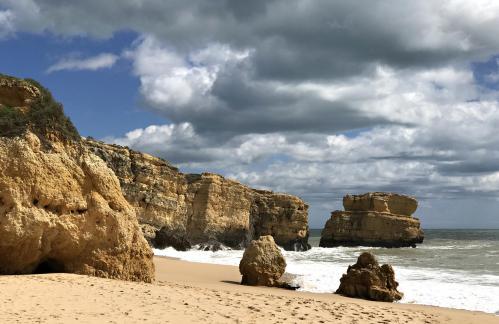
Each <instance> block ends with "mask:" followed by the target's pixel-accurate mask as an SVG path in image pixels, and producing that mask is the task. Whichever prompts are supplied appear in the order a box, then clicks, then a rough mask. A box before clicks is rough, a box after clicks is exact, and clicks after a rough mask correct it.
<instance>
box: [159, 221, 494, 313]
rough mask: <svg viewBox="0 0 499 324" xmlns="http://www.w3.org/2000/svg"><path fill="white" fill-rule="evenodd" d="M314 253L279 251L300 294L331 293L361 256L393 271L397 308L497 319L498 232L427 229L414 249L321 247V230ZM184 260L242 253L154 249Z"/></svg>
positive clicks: (227, 259)
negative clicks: (414, 307) (443, 309)
mask: <svg viewBox="0 0 499 324" xmlns="http://www.w3.org/2000/svg"><path fill="white" fill-rule="evenodd" d="M310 234H311V235H310V239H309V242H310V244H311V245H312V249H310V250H309V251H306V252H291V251H283V253H284V256H285V258H286V262H287V268H286V272H288V273H291V274H294V275H296V279H295V280H296V283H297V284H298V285H300V287H301V288H300V290H303V291H310V292H319V293H332V292H334V291H335V290H336V289H337V288H338V285H339V280H340V278H341V275H342V274H343V273H345V272H346V270H347V267H348V265H350V264H353V263H355V261H356V259H357V257H358V255H359V254H360V253H361V252H363V251H370V252H372V253H374V254H375V255H376V256H377V257H378V260H379V261H380V263H389V264H391V265H392V266H393V268H394V269H395V275H396V279H397V281H398V282H399V284H400V285H399V291H401V292H403V293H404V298H403V299H402V300H401V301H400V302H401V303H411V304H423V305H434V306H442V307H450V308H459V309H467V310H478V311H483V312H488V313H493V314H496V315H499V230H448V229H445V230H437V229H427V230H425V240H424V243H423V244H420V245H418V247H417V248H396V249H387V248H370V247H338V248H320V247H318V245H319V239H320V230H311V233H310ZM154 252H155V254H156V255H161V256H169V257H176V258H180V259H182V260H186V261H193V262H204V263H216V264H227V265H236V266H237V265H239V261H240V259H241V257H242V254H243V251H240V250H224V251H217V252H206V251H199V250H194V249H193V250H190V251H186V252H180V251H176V250H174V249H172V248H167V249H164V250H154Z"/></svg>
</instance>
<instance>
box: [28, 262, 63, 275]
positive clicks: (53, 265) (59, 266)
mask: <svg viewBox="0 0 499 324" xmlns="http://www.w3.org/2000/svg"><path fill="white" fill-rule="evenodd" d="M60 272H65V271H64V264H63V263H62V262H59V261H57V260H55V259H46V260H44V261H42V262H40V263H39V264H38V266H37V267H36V268H35V270H33V274H43V273H60Z"/></svg>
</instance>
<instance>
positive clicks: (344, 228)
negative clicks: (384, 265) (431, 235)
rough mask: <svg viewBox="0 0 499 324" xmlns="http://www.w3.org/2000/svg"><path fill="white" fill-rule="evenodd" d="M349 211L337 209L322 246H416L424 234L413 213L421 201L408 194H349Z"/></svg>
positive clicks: (345, 201) (324, 235) (328, 223)
mask: <svg viewBox="0 0 499 324" xmlns="http://www.w3.org/2000/svg"><path fill="white" fill-rule="evenodd" d="M343 206H344V208H345V211H338V210H337V211H334V212H332V213H331V218H330V219H329V220H328V221H327V222H326V225H325V227H324V229H323V230H322V233H321V240H320V244H319V245H320V246H321V247H334V246H380V247H407V246H412V247H415V246H416V244H418V243H422V242H423V239H424V233H423V231H422V230H421V224H420V222H419V219H418V218H415V217H413V216H412V214H413V213H414V212H415V211H416V209H417V206H418V203H417V201H416V199H414V198H412V197H408V196H404V195H399V194H392V193H382V192H373V193H366V194H363V195H347V196H345V197H344V198H343Z"/></svg>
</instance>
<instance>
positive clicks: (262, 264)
mask: <svg viewBox="0 0 499 324" xmlns="http://www.w3.org/2000/svg"><path fill="white" fill-rule="evenodd" d="M285 270H286V260H284V256H283V255H282V253H281V251H280V250H279V247H278V246H277V245H276V244H275V242H274V239H273V238H272V236H270V235H266V236H261V237H260V238H259V239H258V240H254V241H252V242H251V243H250V245H249V246H248V247H247V248H246V250H245V251H244V254H243V258H242V259H241V262H240V263H239V272H241V275H242V276H243V278H242V280H241V284H243V285H249V286H269V287H280V286H283V283H282V282H280V281H279V279H280V278H281V277H282V275H283V274H284V271H285Z"/></svg>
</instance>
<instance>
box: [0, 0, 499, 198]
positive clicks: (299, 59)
mask: <svg viewBox="0 0 499 324" xmlns="http://www.w3.org/2000/svg"><path fill="white" fill-rule="evenodd" d="M4 7H5V10H7V11H4V12H8V18H5V19H4V21H8V26H10V27H9V28H10V29H9V30H10V33H12V32H15V31H18V32H35V33H52V34H55V35H58V36H62V37H72V36H75V35H80V36H86V37H93V38H99V39H102V38H109V37H112V35H113V34H114V33H116V32H118V31H122V30H127V31H130V30H131V31H134V32H136V33H137V34H138V35H139V36H138V38H137V40H136V41H135V42H134V43H133V44H131V45H130V46H129V47H128V48H127V49H126V51H125V54H124V57H125V58H126V59H128V60H129V61H130V63H131V66H132V68H133V71H132V73H133V75H134V76H135V77H137V78H138V80H139V81H140V89H139V91H140V93H141V97H142V100H143V102H144V104H145V106H147V108H148V109H150V110H152V111H154V112H156V113H157V114H159V115H161V116H162V117H164V118H166V119H167V120H169V121H170V122H171V123H170V124H167V125H153V126H149V127H146V128H140V129H136V130H132V131H130V132H128V133H127V134H125V135H123V136H118V135H117V136H114V137H110V138H108V139H107V140H109V141H112V142H116V143H119V144H123V145H128V146H131V147H133V148H135V149H138V150H144V151H147V152H149V153H152V154H155V155H160V156H162V157H164V158H166V159H168V160H171V161H172V162H174V163H176V164H179V166H180V167H181V168H182V169H184V170H186V171H201V170H212V171H218V172H221V173H223V174H226V175H229V176H230V177H233V178H236V179H239V180H241V181H243V182H246V183H248V184H250V185H253V186H257V187H262V188H271V189H274V190H280V191H288V192H291V193H295V194H299V195H301V196H303V197H305V198H306V199H307V200H310V201H313V202H314V204H315V205H314V206H331V203H330V202H331V201H336V199H338V198H339V197H341V195H342V194H344V193H347V192H360V191H367V190H389V191H398V192H403V193H408V194H415V195H418V196H419V197H439V198H453V199H454V198H460V199H462V198H463V197H466V196H482V197H494V196H497V195H498V194H499V167H497V166H498V165H499V140H498V136H497V135H496V130H497V129H498V128H499V106H498V91H497V89H495V88H494V87H493V86H492V85H491V84H494V83H496V82H497V75H496V74H497V66H494V69H493V70H491V71H487V72H486V73H485V74H483V75H477V73H476V72H477V71H476V70H474V68H473V66H474V63H476V62H486V61H490V62H491V58H492V57H496V55H497V54H498V53H499V39H498V38H497V37H495V35H496V29H497V26H498V25H499V3H498V2H497V1H495V0H476V1H473V2H470V1H464V0H442V1H417V0H414V1H404V2H401V1H398V0H386V1H372V0H362V1H329V0H316V1H307V0H268V1H263V0H255V1H226V0H213V1H204V0H193V1H188V2H186V1H183V0H171V1H136V0H121V1H111V0H110V1H105V2H103V1H98V0H89V1H79V2H71V3H69V2H67V3H62V2H60V1H53V0H39V1H36V2H35V1H33V0H17V1H13V0H8V1H7V2H6V4H4ZM5 15H7V14H5ZM1 17H2V16H1V15H0V26H2V18H1ZM81 17H85V18H86V19H81ZM4 25H6V23H4ZM115 60H116V59H115ZM114 62H115V61H113V62H112V63H110V64H111V65H112V64H113V63H114ZM490 62H489V63H490ZM60 63H61V64H62V63H64V64H62V65H60V66H59V67H58V68H56V70H57V69H62V68H61V66H62V67H66V68H71V67H73V68H76V66H80V65H78V64H76V63H74V64H69V63H67V62H64V61H62V62H60ZM104 65H105V64H104ZM490 65H493V64H490ZM56 66H57V64H56ZM477 80H482V81H483V83H484V84H485V86H484V84H481V83H480V82H479V81H477ZM486 83H489V84H488V86H487V84H486ZM314 208H315V207H314ZM321 208H322V207H321Z"/></svg>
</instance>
